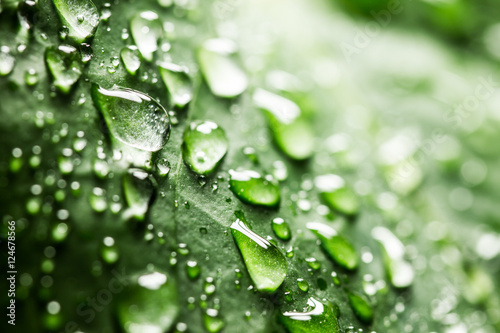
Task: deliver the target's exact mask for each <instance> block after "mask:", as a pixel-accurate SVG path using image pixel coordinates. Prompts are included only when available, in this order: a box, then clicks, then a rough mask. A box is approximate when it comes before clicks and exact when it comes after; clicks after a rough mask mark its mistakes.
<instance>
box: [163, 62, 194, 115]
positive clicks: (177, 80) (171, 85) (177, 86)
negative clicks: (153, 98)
mask: <svg viewBox="0 0 500 333" xmlns="http://www.w3.org/2000/svg"><path fill="white" fill-rule="evenodd" d="M158 69H159V70H160V75H161V78H162V79H163V82H164V83H165V86H166V87H167V90H168V93H169V96H170V100H171V103H173V104H174V105H176V106H179V107H183V106H185V105H186V104H188V103H189V102H190V101H191V99H193V84H192V82H191V78H190V77H189V75H188V72H187V69H186V68H184V67H182V66H179V65H176V64H172V63H161V64H159V65H158Z"/></svg>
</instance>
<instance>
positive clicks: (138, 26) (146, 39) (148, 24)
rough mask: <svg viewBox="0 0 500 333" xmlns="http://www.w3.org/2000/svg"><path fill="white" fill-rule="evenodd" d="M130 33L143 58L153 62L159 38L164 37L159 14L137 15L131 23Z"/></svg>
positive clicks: (147, 12) (151, 12)
mask: <svg viewBox="0 0 500 333" xmlns="http://www.w3.org/2000/svg"><path fill="white" fill-rule="evenodd" d="M130 32H131V33H132V37H133V38H134V41H135V43H136V45H137V48H138V49H139V51H140V52H141V54H142V56H143V58H144V59H146V60H147V61H152V60H153V54H154V52H155V51H156V50H157V49H158V38H160V37H161V35H162V26H161V22H160V20H159V19H158V14H156V13H155V12H153V11H145V12H141V13H138V14H136V15H135V16H134V17H133V18H132V20H131V21H130Z"/></svg>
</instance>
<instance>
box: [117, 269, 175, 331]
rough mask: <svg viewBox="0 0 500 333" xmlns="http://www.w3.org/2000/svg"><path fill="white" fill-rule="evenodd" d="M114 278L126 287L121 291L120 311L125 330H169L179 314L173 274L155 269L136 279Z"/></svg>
mask: <svg viewBox="0 0 500 333" xmlns="http://www.w3.org/2000/svg"><path fill="white" fill-rule="evenodd" d="M113 279H115V282H114V286H119V287H121V288H123V286H125V288H126V289H125V290H124V292H121V293H118V294H117V295H118V304H117V311H116V313H117V317H118V322H119V323H120V325H121V326H122V329H123V330H124V331H125V332H127V333H137V332H157V333H161V332H166V331H168V330H169V328H170V327H171V326H172V324H173V323H174V321H175V319H176V317H177V315H178V313H179V304H178V295H177V286H176V284H175V282H174V280H172V279H170V276H168V277H167V275H166V274H164V273H163V272H159V271H154V272H152V273H145V274H142V275H139V276H138V277H136V278H133V279H132V281H129V280H128V279H124V277H122V276H118V275H116V276H115V277H114V278H113ZM117 288H118V287H117Z"/></svg>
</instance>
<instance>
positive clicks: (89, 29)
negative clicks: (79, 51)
mask: <svg viewBox="0 0 500 333" xmlns="http://www.w3.org/2000/svg"><path fill="white" fill-rule="evenodd" d="M53 1H54V5H55V7H56V9H57V12H58V13H59V17H60V18H61V21H62V22H63V25H64V26H66V27H68V28H69V34H68V36H69V37H70V38H71V39H73V40H74V41H75V42H77V43H82V42H83V41H85V40H86V39H88V38H90V37H92V36H93V35H94V32H95V30H96V28H97V25H98V24H99V14H98V12H97V8H96V6H95V5H94V3H93V2H92V1H90V0H71V1H68V0H53Z"/></svg>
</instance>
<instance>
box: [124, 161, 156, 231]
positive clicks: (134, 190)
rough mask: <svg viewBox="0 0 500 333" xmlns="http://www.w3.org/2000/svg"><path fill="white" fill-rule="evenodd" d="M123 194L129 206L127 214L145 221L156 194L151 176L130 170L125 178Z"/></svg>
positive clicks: (134, 169)
mask: <svg viewBox="0 0 500 333" xmlns="http://www.w3.org/2000/svg"><path fill="white" fill-rule="evenodd" d="M123 192H124V195H125V201H126V202H127V204H128V206H129V209H128V210H127V213H126V214H127V215H128V216H133V217H135V218H136V219H138V220H140V221H142V220H144V218H145V217H146V213H147V211H148V208H149V201H150V200H151V197H152V196H153V192H154V185H153V182H152V181H151V177H150V176H149V174H148V173H147V172H146V171H144V170H141V169H136V168H132V169H129V170H128V172H127V173H126V174H125V175H124V176H123Z"/></svg>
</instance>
